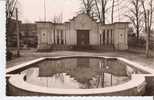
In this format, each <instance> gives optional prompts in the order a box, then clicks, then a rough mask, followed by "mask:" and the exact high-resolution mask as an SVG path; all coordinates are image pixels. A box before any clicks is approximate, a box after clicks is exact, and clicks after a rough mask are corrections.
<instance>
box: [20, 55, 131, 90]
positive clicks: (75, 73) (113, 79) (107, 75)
mask: <svg viewBox="0 0 154 100" xmlns="http://www.w3.org/2000/svg"><path fill="white" fill-rule="evenodd" d="M36 66H37V67H36ZM23 73H26V76H27V78H26V81H27V82H29V83H31V84H35V85H39V86H43V87H49V88H70V89H71V88H72V89H78V88H82V89H89V88H104V87H109V86H114V85H118V84H122V83H124V82H127V81H128V80H129V77H128V75H127V67H126V65H125V64H122V63H120V62H118V61H116V60H104V59H97V58H72V59H61V60H47V61H43V62H41V63H38V64H36V65H34V67H32V68H29V69H27V70H25V71H23Z"/></svg>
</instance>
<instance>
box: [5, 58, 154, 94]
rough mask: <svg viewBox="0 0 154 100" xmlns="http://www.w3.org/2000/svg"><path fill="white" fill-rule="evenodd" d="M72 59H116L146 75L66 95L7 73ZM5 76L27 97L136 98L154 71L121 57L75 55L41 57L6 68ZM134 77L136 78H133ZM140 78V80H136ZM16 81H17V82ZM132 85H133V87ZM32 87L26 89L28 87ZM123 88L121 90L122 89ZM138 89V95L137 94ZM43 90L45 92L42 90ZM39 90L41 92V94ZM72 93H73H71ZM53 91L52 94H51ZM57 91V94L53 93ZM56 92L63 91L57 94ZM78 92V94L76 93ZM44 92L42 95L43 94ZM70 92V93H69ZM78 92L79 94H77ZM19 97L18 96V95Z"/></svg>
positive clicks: (12, 85)
mask: <svg viewBox="0 0 154 100" xmlns="http://www.w3.org/2000/svg"><path fill="white" fill-rule="evenodd" d="M72 57H92V58H104V59H117V60H120V61H122V62H124V63H127V64H128V65H130V66H133V67H135V68H137V69H139V70H141V71H143V72H146V73H147V74H141V75H132V79H131V80H130V81H128V82H126V83H124V84H121V85H118V86H113V87H107V88H101V89H87V90H86V91H89V92H84V91H85V89H84V90H83V89H74V90H73V89H71V90H69V89H67V91H68V93H66V92H67V91H66V89H60V90H59V89H51V90H49V89H48V88H44V87H43V88H42V87H40V86H34V85H32V84H29V83H26V82H24V80H23V75H9V74H7V73H10V72H13V71H15V70H18V69H20V68H25V67H26V66H27V65H30V64H35V63H37V62H40V61H43V60H46V59H62V58H72ZM6 74H7V76H6V77H7V78H8V81H7V82H8V83H9V85H10V86H11V87H13V88H14V89H17V90H20V93H19V94H21V95H23V94H24V92H25V94H28V95H42V96H44V95H55V96H56V95H60V96H66V95H70V96H72V95H73V96H74V95H77V96H78V95H79V96H81V95H84V96H85V95H90V96H91V95H101V96H103V95H104V96H137V95H143V93H144V91H145V85H146V78H147V77H151V76H152V77H153V76H154V70H153V69H151V68H148V67H143V66H142V65H140V64H138V63H135V62H132V61H129V60H127V59H124V58H121V57H107V56H85V55H84V56H81V55H75V56H57V57H41V58H38V59H35V60H32V61H29V62H25V63H23V64H20V65H17V66H14V67H12V68H8V69H6ZM16 77H18V78H21V77H22V78H21V79H20V82H19V83H18V81H19V80H18V78H16ZM135 77H136V78H135ZM137 77H140V78H137ZM13 79H15V80H14V81H12V80H13ZM17 80H18V81H17ZM21 83H22V84H24V86H23V87H22V85H21ZM133 84H134V85H133ZM26 86H28V87H31V86H32V87H33V88H30V89H28V87H26ZM34 87H35V88H36V90H35V89H34ZM122 87H123V88H122ZM139 88H140V93H139V92H138V90H139ZM44 89H45V90H44ZM40 90H43V91H42V93H41V91H40ZM72 90H73V91H74V92H73V91H72ZM51 91H53V92H51ZM56 91H57V93H55V92H56ZM58 91H63V92H60V93H58ZM77 91H78V92H77ZM43 92H44V93H43ZM69 92H71V93H69ZM79 92H80V93H79ZM19 96H20V95H19Z"/></svg>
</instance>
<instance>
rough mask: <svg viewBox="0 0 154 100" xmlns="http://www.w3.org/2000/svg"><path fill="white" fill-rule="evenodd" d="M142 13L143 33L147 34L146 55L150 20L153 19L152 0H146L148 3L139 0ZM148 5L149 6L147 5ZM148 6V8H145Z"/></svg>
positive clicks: (147, 52) (147, 54)
mask: <svg viewBox="0 0 154 100" xmlns="http://www.w3.org/2000/svg"><path fill="white" fill-rule="evenodd" d="M141 4H142V8H143V13H144V27H145V33H146V34H147V38H146V56H147V57H149V56H150V48H149V46H150V34H151V30H152V29H151V27H152V20H153V11H154V8H153V0H148V4H147V5H146V2H145V1H144V0H141ZM147 6H149V7H147ZM147 8H149V9H147Z"/></svg>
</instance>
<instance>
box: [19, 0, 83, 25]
mask: <svg viewBox="0 0 154 100" xmlns="http://www.w3.org/2000/svg"><path fill="white" fill-rule="evenodd" d="M18 2H19V8H20V9H19V11H20V15H19V16H20V20H22V21H23V22H35V21H41V20H44V0H18ZM45 4H46V20H47V21H51V20H52V19H53V17H54V16H55V15H56V16H59V15H63V20H64V21H68V20H69V19H71V18H72V17H73V16H75V15H76V13H77V12H78V11H79V9H80V2H79V0H45Z"/></svg>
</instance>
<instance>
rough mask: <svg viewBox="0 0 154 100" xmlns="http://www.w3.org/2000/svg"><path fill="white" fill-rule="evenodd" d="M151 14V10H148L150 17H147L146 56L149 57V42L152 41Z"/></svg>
mask: <svg viewBox="0 0 154 100" xmlns="http://www.w3.org/2000/svg"><path fill="white" fill-rule="evenodd" d="M149 14H150V11H149V10H148V17H147V26H146V27H147V35H146V57H149V56H150V55H149V53H150V48H149V44H150V43H149V42H150V26H149V25H150V24H149Z"/></svg>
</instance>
